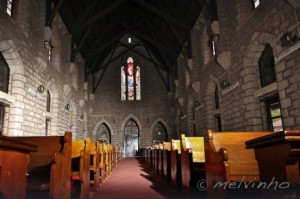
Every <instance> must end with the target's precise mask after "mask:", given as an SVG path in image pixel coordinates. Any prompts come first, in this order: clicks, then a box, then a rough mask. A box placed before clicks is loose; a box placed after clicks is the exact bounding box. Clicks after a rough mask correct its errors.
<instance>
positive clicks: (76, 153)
mask: <svg viewBox="0 0 300 199" xmlns="http://www.w3.org/2000/svg"><path fill="white" fill-rule="evenodd" d="M84 149H85V140H73V141H72V158H75V157H80V153H81V151H83V150H84Z"/></svg>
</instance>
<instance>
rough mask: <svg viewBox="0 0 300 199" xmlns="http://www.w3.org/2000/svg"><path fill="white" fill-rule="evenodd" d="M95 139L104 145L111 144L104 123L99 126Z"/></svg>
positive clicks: (108, 130) (109, 135) (107, 128)
mask: <svg viewBox="0 0 300 199" xmlns="http://www.w3.org/2000/svg"><path fill="white" fill-rule="evenodd" d="M96 139H97V140H100V141H102V142H105V143H111V133H110V129H109V127H108V126H107V125H106V124H105V123H102V124H101V125H100V126H99V128H98V130H97V134H96Z"/></svg>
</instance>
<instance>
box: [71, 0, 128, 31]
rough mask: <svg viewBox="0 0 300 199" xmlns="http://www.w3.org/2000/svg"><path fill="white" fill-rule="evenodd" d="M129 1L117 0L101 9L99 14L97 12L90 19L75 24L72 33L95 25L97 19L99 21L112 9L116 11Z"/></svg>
mask: <svg viewBox="0 0 300 199" xmlns="http://www.w3.org/2000/svg"><path fill="white" fill-rule="evenodd" d="M127 1H128V0H118V1H115V2H113V3H111V4H110V5H109V6H108V7H106V8H104V9H103V10H101V11H99V12H98V13H97V14H95V15H94V16H93V17H91V18H90V19H89V20H86V21H85V22H84V23H77V24H76V25H75V26H74V28H73V30H72V33H77V32H80V31H82V30H83V29H84V28H86V27H88V26H91V25H93V24H94V23H95V22H96V21H98V20H99V19H101V18H102V17H104V16H106V15H108V14H110V13H111V12H112V11H114V10H115V9H116V8H118V7H120V6H121V5H123V4H124V3H125V2H127Z"/></svg>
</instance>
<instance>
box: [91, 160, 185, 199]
mask: <svg viewBox="0 0 300 199" xmlns="http://www.w3.org/2000/svg"><path fill="white" fill-rule="evenodd" d="M92 198H93V199H181V198H182V199H183V198H186V197H184V196H182V195H180V193H179V192H178V191H177V190H176V189H174V188H173V187H171V186H170V185H169V184H168V182H167V181H166V180H165V179H163V178H162V177H161V176H159V175H158V174H157V173H156V172H155V171H153V170H151V169H149V167H147V166H146V165H145V164H144V163H143V162H141V161H139V159H138V158H125V159H123V160H122V161H121V163H120V164H119V165H118V166H117V168H115V169H114V171H113V172H112V174H111V175H110V176H109V178H108V179H107V180H106V181H105V182H104V183H102V184H101V185H100V189H99V191H98V192H97V193H95V194H94V196H93V197H92Z"/></svg>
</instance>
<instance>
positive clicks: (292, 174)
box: [143, 130, 300, 198]
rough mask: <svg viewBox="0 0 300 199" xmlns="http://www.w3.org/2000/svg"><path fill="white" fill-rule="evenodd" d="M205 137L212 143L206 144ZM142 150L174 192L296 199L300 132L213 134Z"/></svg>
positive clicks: (146, 159) (213, 196) (299, 173)
mask: <svg viewBox="0 0 300 199" xmlns="http://www.w3.org/2000/svg"><path fill="white" fill-rule="evenodd" d="M204 137H207V139H206V140H205V139H204ZM204 137H186V136H185V135H184V134H182V135H181V138H180V139H178V140H171V142H163V143H160V144H156V145H153V146H150V147H146V148H144V149H143V157H144V159H145V161H146V162H147V163H148V164H149V165H150V166H151V168H152V169H154V170H155V171H157V172H158V173H159V174H160V175H162V176H163V177H164V178H165V179H166V180H167V181H168V182H170V184H172V186H174V187H175V188H177V189H178V190H181V191H185V192H188V193H191V194H193V195H194V194H195V195H196V196H201V195H203V194H204V195H205V196H206V197H207V198H226V197H227V198H230V196H228V195H230V194H233V192H239V193H243V192H244V193H247V191H249V190H250V191H252V192H256V193H257V194H258V196H259V197H263V198H264V197H269V196H270V195H268V196H264V194H270V193H272V194H275V195H276V197H275V196H274V197H273V196H272V198H297V197H299V190H300V189H299V188H300V187H299V185H300V167H299V162H300V131H298V130H290V131H282V132H275V133H274V132H213V131H211V130H208V131H207V132H206V135H205V136H204Z"/></svg>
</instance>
